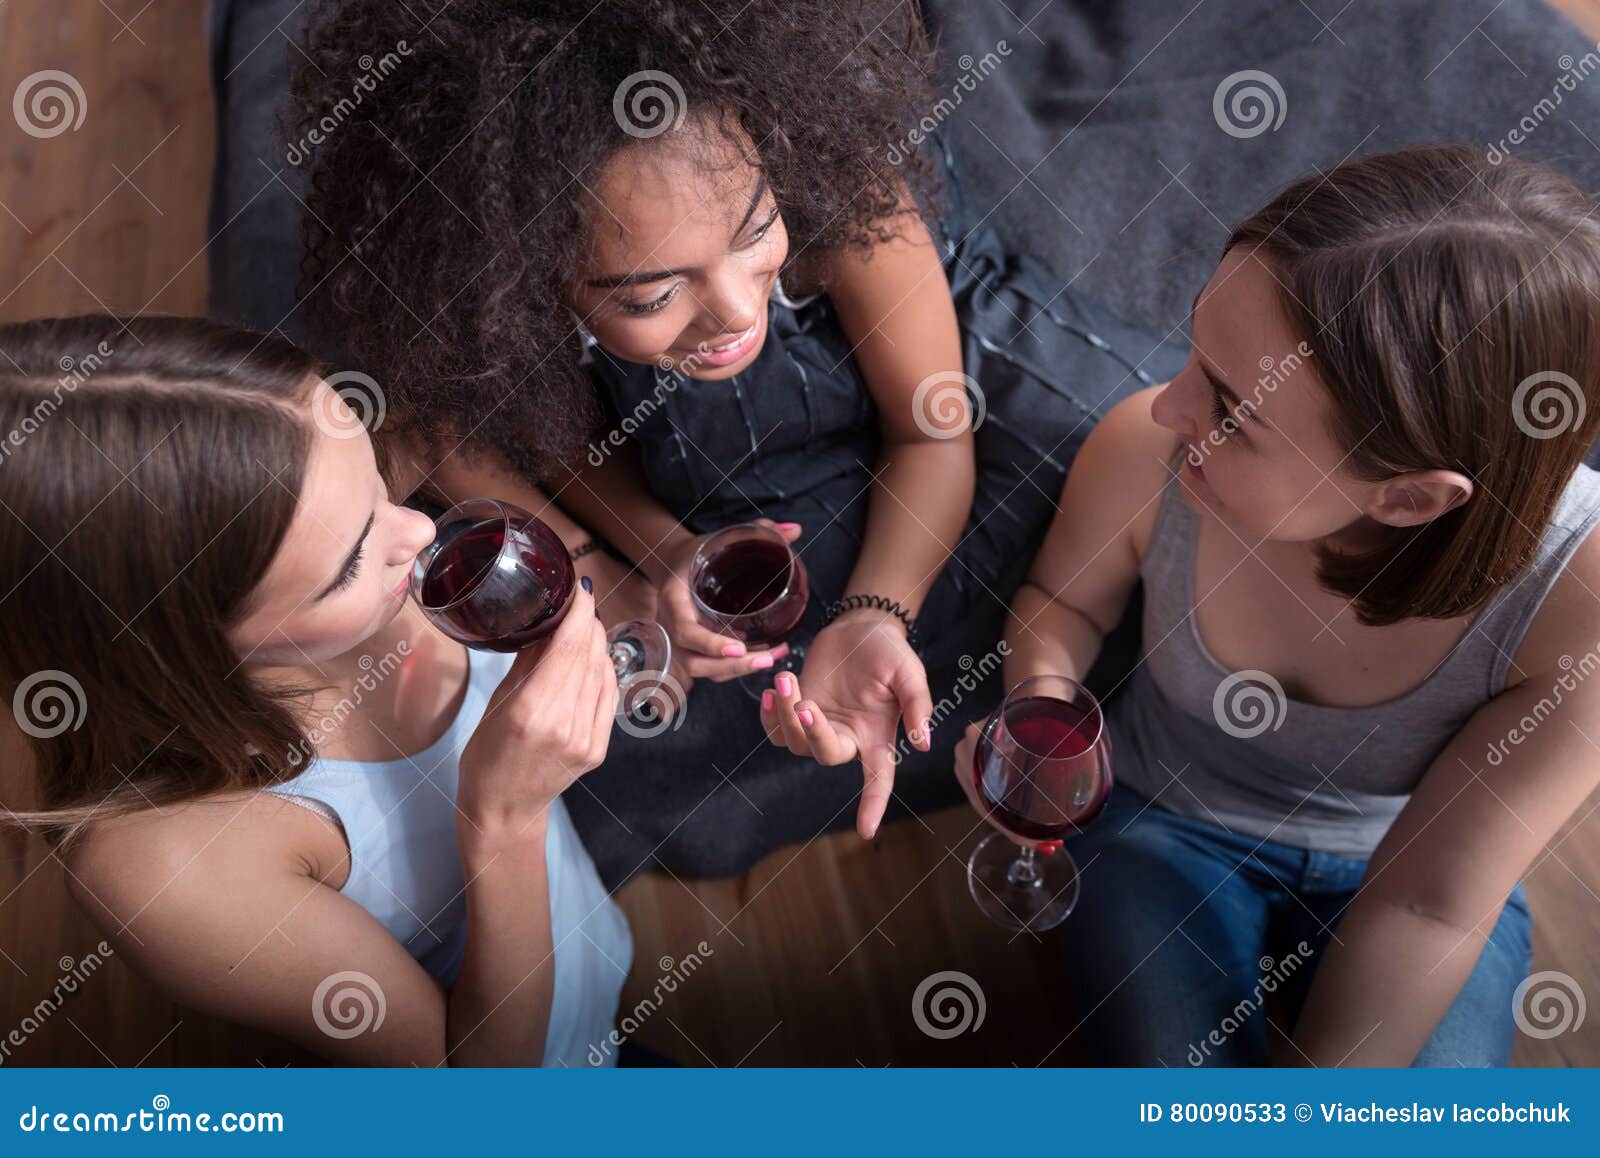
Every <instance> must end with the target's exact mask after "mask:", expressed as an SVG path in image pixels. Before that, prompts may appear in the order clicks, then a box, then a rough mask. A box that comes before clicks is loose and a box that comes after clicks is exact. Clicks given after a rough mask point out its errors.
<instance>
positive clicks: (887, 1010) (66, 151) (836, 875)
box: [0, 0, 1600, 1066]
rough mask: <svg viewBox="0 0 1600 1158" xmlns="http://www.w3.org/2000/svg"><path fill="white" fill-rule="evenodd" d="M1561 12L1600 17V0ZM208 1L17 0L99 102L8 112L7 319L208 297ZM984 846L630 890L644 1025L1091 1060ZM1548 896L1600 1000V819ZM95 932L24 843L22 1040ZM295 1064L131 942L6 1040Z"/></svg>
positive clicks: (799, 1044)
mask: <svg viewBox="0 0 1600 1158" xmlns="http://www.w3.org/2000/svg"><path fill="white" fill-rule="evenodd" d="M1564 6H1566V7H1568V8H1569V9H1571V10H1573V11H1574V12H1575V14H1576V15H1578V16H1579V18H1580V19H1582V20H1584V21H1585V23H1586V25H1587V26H1588V27H1589V28H1591V29H1592V30H1595V31H1596V33H1597V34H1600V3H1594V2H1592V0H1564ZM200 9H201V4H200V3H199V0H177V2H171V3H168V2H161V3H156V4H146V3H145V2H144V0H104V2H103V3H102V2H100V0H9V3H8V2H5V0H0V97H9V95H10V94H11V93H13V92H14V91H15V89H16V87H17V85H18V84H19V83H20V82H21V80H22V79H23V78H24V77H26V76H29V75H31V74H32V73H35V72H37V71H39V70H42V69H61V70H64V71H67V72H70V73H71V74H72V75H73V76H74V77H76V78H77V79H78V80H79V81H80V82H81V84H82V86H83V89H84V94H85V98H86V101H87V115H86V117H85V120H84V123H83V126H82V128H81V129H80V130H78V131H76V132H69V133H65V134H63V135H61V136H58V137H54V138H51V139H46V140H42V139H36V138H34V137H31V136H28V135H26V134H24V133H22V132H21V131H20V130H19V129H18V128H17V127H16V126H15V124H14V123H13V121H12V119H11V118H10V117H9V116H4V115H0V320H7V321H9V320H16V319H19V318H24V317H32V316H39V315H47V314H61V313H67V312H81V311H86V310H113V311H117V312H169V313H201V312H203V311H204V309H205V288H206V269H205V257H204V246H205V241H206V237H205V233H204V222H205V201H206V195H207V182H208V178H209V170H210V156H211V148H212V122H211V109H210V104H209V98H208V94H207V81H206V73H205V55H204V47H203V44H202V36H201V27H200V17H199V12H200ZM4 105H5V102H4V101H0V107H4ZM0 625H3V619H0ZM0 630H3V626H0ZM5 723H6V724H8V725H9V723H10V721H9V719H7V720H6V721H5ZM7 741H9V746H8V744H7ZM15 741H16V737H15V736H14V735H13V736H7V737H3V738H0V761H3V762H0V801H4V802H5V803H7V804H12V805H15V803H16V802H17V801H19V800H24V799H26V791H25V787H24V780H25V775H24V772H23V770H22V768H21V766H20V762H19V760H18V759H17V757H16V756H15ZM1597 804H1600V800H1591V801H1590V804H1589V806H1588V808H1590V809H1593V808H1594V807H1595V806H1596V805H1597ZM973 842H974V827H973V818H972V817H971V816H969V815H968V814H966V813H964V812H949V813H945V814H941V815H937V816H933V817H928V818H925V819H924V820H917V821H910V822H906V823H903V824H900V825H897V826H894V827H892V828H890V829H887V830H885V831H884V832H883V834H882V835H880V837H879V838H878V840H877V841H876V842H875V843H874V844H872V845H866V844H864V843H862V842H861V841H859V840H858V839H856V838H855V837H854V836H853V835H843V836H836V837H832V838H827V839H822V840H817V841H814V842H812V843H810V844H808V845H806V846H804V847H799V848H791V849H785V850H782V851H780V852H778V853H775V854H774V855H773V856H771V857H770V858H769V859H768V860H767V861H766V862H764V863H763V864H762V865H760V866H759V867H758V868H757V869H756V870H755V871H753V872H751V873H749V874H747V875H746V876H744V877H741V878H738V879H736V880H729V881H721V882H714V883H693V884H686V883H684V882H680V881H677V880H674V879H672V878H670V877H664V876H649V877H645V878H643V879H640V880H637V881H635V882H634V883H633V884H632V885H630V886H629V887H628V888H627V889H626V890H625V891H624V893H623V894H622V897H621V900H622V903H623V906H624V907H625V908H626V909H627V911H628V915H629V917H630V919H631V920H632V923H633V929H634V936H635V941H636V952H635V964H634V972H633V976H632V977H631V978H630V981H629V985H628V990H627V994H626V995H625V1000H624V1005H625V1008H630V1009H631V1008H633V1007H634V1006H635V1005H636V1003H638V1002H640V1001H641V1000H644V999H648V998H650V997H651V996H652V994H653V992H657V991H658V990H657V987H658V984H659V983H660V980H661V978H662V977H663V976H681V975H682V974H684V973H685V972H686V971H688V965H687V964H686V963H687V962H690V961H691V958H690V954H691V953H699V954H701V960H702V962H703V963H700V964H699V966H698V968H695V969H694V970H693V973H692V976H689V977H687V979H686V980H683V981H682V982H681V983H679V982H677V981H674V982H673V983H672V984H673V991H672V992H669V993H668V992H662V993H661V998H662V999H661V1001H660V1004H659V1008H656V1009H654V1011H653V1012H651V1013H650V1014H649V1015H648V1016H646V1017H644V1019H643V1025H642V1028H640V1030H639V1032H638V1034H637V1037H638V1039H639V1040H640V1041H641V1042H643V1043H645V1044H647V1045H650V1046H653V1047H654V1048H656V1049H657V1050H659V1051H661V1052H663V1053H665V1054H667V1055H669V1056H671V1057H673V1058H675V1059H677V1060H679V1061H682V1062H684V1063H686V1064H704V1065H718V1066H736V1065H741V1064H743V1065H776V1064H785V1063H790V1064H807V1063H831V1064H840V1065H853V1064H861V1065H866V1066H879V1065H885V1064H890V1063H893V1064H900V1065H904V1064H923V1065H948V1064H998V1065H1006V1064H1017V1065H1034V1064H1037V1063H1039V1062H1041V1061H1043V1062H1047V1063H1048V1064H1062V1063H1071V1062H1074V1061H1077V1060H1080V1059H1079V1055H1078V1054H1077V1052H1076V1049H1075V1047H1074V1042H1072V1041H1067V1042H1066V1043H1065V1044H1063V1038H1065V1037H1066V1036H1067V1034H1068V1031H1069V1030H1070V1029H1071V1028H1072V1027H1073V1025H1074V1024H1075V1022H1074V1017H1073V1014H1072V1009H1071V1005H1070V1002H1069V1001H1068V1000H1067V998H1066V995H1065V994H1064V993H1063V990H1062V984H1061V981H1060V976H1061V960H1062V958H1061V954H1062V952H1063V949H1062V947H1061V946H1060V945H1059V944H1058V943H1056V942H1054V941H1051V942H1049V943H1035V942H1031V941H1028V940H1025V939H1019V940H1016V941H1012V940H1011V939H1009V937H1008V935H1007V934H1005V933H1002V932H1001V931H999V930H998V929H997V928H995V927H993V926H990V925H989V924H987V923H986V921H985V920H984V919H983V918H982V917H981V916H979V914H978V913H977V911H976V910H975V908H974V907H973V905H972V903H971V901H970V900H969V898H968V897H967V894H966V888H965V881H964V874H963V871H962V865H961V862H962V860H963V859H964V858H965V856H966V854H967V852H968V851H969V850H970V848H971V846H972V844H973ZM1528 889H1529V893H1530V895H1531V897H1532V900H1533V909H1534V913H1535V915H1536V918H1537V926H1536V933H1535V945H1536V967H1537V968H1539V969H1555V970H1560V971H1562V972H1565V973H1567V974H1569V975H1571V976H1573V977H1575V978H1576V979H1578V981H1579V983H1580V984H1581V986H1582V988H1583V989H1584V991H1585V992H1586V994H1587V995H1588V997H1589V998H1590V999H1591V1000H1593V1001H1600V951H1597V950H1600V895H1597V893H1600V813H1597V812H1593V811H1590V812H1588V813H1587V814H1586V815H1582V818H1581V819H1580V820H1579V821H1578V822H1576V823H1574V824H1573V825H1572V826H1571V828H1570V830H1569V831H1568V832H1566V833H1564V834H1563V836H1562V837H1561V839H1560V840H1559V841H1558V842H1557V843H1556V844H1555V845H1553V846H1552V851H1551V852H1550V853H1549V854H1548V855H1547V857H1546V858H1545V859H1543V860H1541V861H1540V863H1539V864H1538V866H1537V867H1536V868H1535V869H1534V871H1533V872H1532V874H1531V875H1530V877H1529V879H1528ZM97 940H98V938H97V936H96V934H95V933H94V932H93V930H92V929H91V927H90V926H89V925H88V923H87V922H86V921H84V920H83V918H82V917H80V916H79V914H78V913H77V912H76V910H75V909H74V908H73V907H72V906H71V905H70V904H69V903H68V901H67V898H66V894H65V891H64V889H63V886H62V874H61V870H60V868H59V866H58V865H56V864H55V863H54V862H53V861H52V860H51V859H50V858H49V857H48V856H47V854H46V852H45V850H44V848H43V846H42V845H41V844H39V843H38V842H37V841H30V842H27V843H25V844H24V843H17V842H15V841H13V842H12V843H11V844H9V845H8V846H6V847H5V857H4V860H3V862H0V1038H3V1037H4V1036H5V1034H6V1033H7V1032H8V1031H9V1030H10V1029H11V1028H12V1027H13V1026H17V1025H19V1024H21V1023H22V1020H23V1018H24V1016H25V1015H26V1014H27V1013H28V1011H30V1010H32V1009H33V1008H34V1007H35V1005H36V1004H37V1003H38V1002H40V1001H41V1000H42V999H44V998H45V997H47V996H48V995H49V994H50V992H51V990H52V989H53V987H54V986H55V985H56V982H57V979H58V978H59V977H60V976H61V975H62V972H63V971H68V972H70V971H71V970H73V969H74V968H75V967H77V963H78V962H80V961H82V960H83V959H84V958H85V955H86V954H88V953H89V952H91V951H92V950H93V947H94V945H95V943H96V941H97ZM702 941H704V942H705V944H706V946H707V948H708V949H709V952H702V951H701V950H699V949H698V946H699V943H700V942H702ZM69 958H70V961H69V960H68V959H69ZM948 970H956V971H961V972H963V973H966V974H968V975H970V976H971V977H972V978H973V979H974V980H975V981H976V982H977V984H978V985H979V986H980V987H981V989H982V991H983V995H984V1001H985V1016H984V1020H983V1023H982V1026H981V1027H980V1028H978V1029H977V1030H975V1031H973V1032H968V1033H963V1034H960V1035H958V1036H955V1037H952V1038H948V1039H944V1040H940V1039H936V1038H934V1037H931V1036H928V1035H927V1034H925V1033H923V1032H922V1031H921V1030H920V1029H918V1027H917V1024H916V1022H915V1020H914V1019H913V1016H912V1001H913V996H914V994H915V992H916V990H917V987H918V985H919V983H921V982H922V981H923V980H924V979H925V978H928V977H930V976H931V975H933V974H935V973H938V972H941V971H948ZM294 1060H303V1059H300V1058H299V1057H298V1056H297V1055H296V1054H295V1052H294V1051H292V1050H291V1049H289V1048H288V1047H286V1046H285V1045H284V1044H283V1043H281V1042H278V1041H276V1040H274V1039H271V1038H268V1037H265V1036H263V1035H259V1034H254V1033H247V1032H243V1031H240V1030H238V1029H236V1028H234V1027H231V1026H228V1025H225V1024H222V1023H219V1022H216V1021H214V1020H213V1019H210V1018H207V1017H204V1016H202V1015H200V1014H197V1013H195V1012H193V1011H192V1010H187V1009H184V1008H180V1007H175V1006H173V1005H172V1004H170V1003H168V1002H167V1001H165V1000H164V999H163V998H162V997H161V996H160V995H159V994H158V993H157V992H156V991H155V990H154V989H153V988H152V987H150V986H149V985H147V984H146V983H145V982H143V981H142V980H140V979H139V978H138V977H136V976H134V975H133V973H132V972H131V971H129V970H128V969H126V968H125V967H124V966H123V965H122V964H121V963H120V962H118V961H116V960H115V959H113V960H112V961H111V962H110V963H109V964H108V965H107V966H106V967H105V968H103V969H101V970H100V971H99V972H97V973H96V974H95V975H94V977H93V978H92V979H91V980H90V981H89V983H87V984H84V985H82V986H81V987H80V988H79V991H78V992H77V993H76V994H75V995H74V996H73V997H72V998H71V999H70V1001H69V1002H68V1003H67V1004H66V1005H65V1006H64V1007H63V1008H62V1009H61V1010H60V1011H59V1012H58V1013H56V1014H55V1015H54V1016H53V1017H51V1018H49V1019H48V1020H47V1021H46V1022H45V1024H44V1025H43V1026H42V1027H41V1028H40V1029H38V1030H37V1032H34V1033H33V1034H32V1035H31V1036H30V1037H29V1038H28V1040H27V1043H26V1044H25V1045H24V1046H22V1047H21V1048H19V1049H15V1050H13V1051H12V1052H11V1057H10V1063H11V1064H36V1065H43V1064H49V1065H101V1064H112V1065H118V1066H129V1065H141V1064H142V1065H194V1064H229V1063H237V1064H244V1065H249V1064H254V1063H257V1062H259V1063H261V1064H265V1065H272V1064H281V1063H283V1062H286V1061H294ZM1517 1060H1518V1061H1519V1063H1522V1064H1527V1065H1573V1064H1585V1065H1594V1064H1596V1063H1600V1010H1595V1011H1592V1013H1591V1016H1590V1017H1589V1019H1588V1022H1587V1024H1586V1025H1585V1026H1584V1027H1583V1029H1582V1030H1580V1031H1579V1032H1577V1033H1569V1034H1566V1035H1563V1036H1561V1037H1558V1038H1555V1039H1552V1040H1549V1041H1536V1040H1534V1039H1531V1038H1528V1037H1526V1036H1521V1037H1520V1038H1519V1043H1518V1047H1517Z"/></svg>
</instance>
